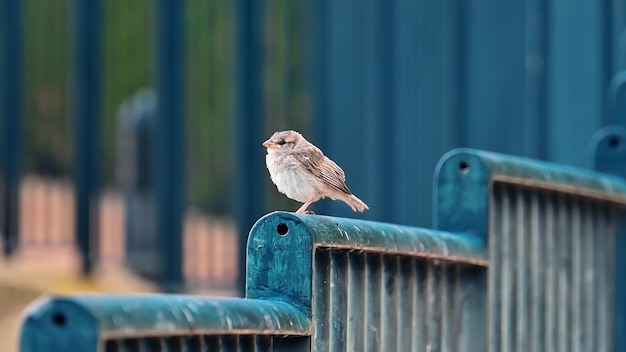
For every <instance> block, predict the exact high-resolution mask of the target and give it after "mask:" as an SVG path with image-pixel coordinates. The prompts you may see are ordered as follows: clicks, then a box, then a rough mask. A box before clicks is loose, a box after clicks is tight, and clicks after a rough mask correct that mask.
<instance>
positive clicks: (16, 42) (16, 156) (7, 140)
mask: <svg viewBox="0 0 626 352" xmlns="http://www.w3.org/2000/svg"><path fill="white" fill-rule="evenodd" d="M0 11H2V12H1V16H2V17H1V20H0V33H1V34H0V35H2V36H3V38H2V42H1V43H2V46H3V47H2V56H3V61H2V68H1V71H0V82H1V83H0V85H1V87H2V88H1V89H2V91H0V106H1V109H2V110H1V111H0V118H1V119H2V134H1V136H0V138H2V174H3V175H2V176H3V179H2V180H3V181H4V184H3V187H4V190H3V192H4V193H3V205H2V210H3V223H2V234H3V236H4V254H5V255H6V256H10V255H11V254H12V253H13V252H14V251H15V249H16V247H17V244H18V233H17V231H18V219H19V216H18V215H19V214H18V211H19V204H18V203H19V199H18V197H19V177H20V152H21V142H22V138H21V136H22V131H21V125H20V120H21V117H22V116H21V115H22V64H21V59H22V29H21V28H22V12H21V1H19V0H5V1H3V2H2V9H0Z"/></svg>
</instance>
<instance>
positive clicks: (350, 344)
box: [346, 252, 365, 351]
mask: <svg viewBox="0 0 626 352" xmlns="http://www.w3.org/2000/svg"><path fill="white" fill-rule="evenodd" d="M347 285H348V302H347V303H348V316H347V321H348V326H347V332H346V340H347V341H346V348H347V350H348V351H363V350H364V349H365V346H364V343H363V333H364V328H365V294H364V292H365V255H364V254H363V253H359V252H350V253H349V254H348V282H347Z"/></svg>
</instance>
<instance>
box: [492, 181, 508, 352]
mask: <svg viewBox="0 0 626 352" xmlns="http://www.w3.org/2000/svg"><path fill="white" fill-rule="evenodd" d="M502 192H503V191H502V187H501V185H500V184H494V185H493V187H492V189H491V192H489V193H490V194H489V196H490V198H491V199H490V200H489V204H491V206H490V207H489V220H488V221H489V234H491V235H490V236H489V244H488V245H489V264H490V268H489V270H487V275H488V280H489V285H487V297H488V302H490V305H491V309H489V310H488V313H487V314H489V317H488V318H487V321H488V324H489V327H488V328H487V340H488V341H487V346H489V349H490V351H499V350H500V324H501V320H500V311H501V310H502V298H501V297H502V294H501V292H502V291H501V287H502V253H500V250H501V248H500V241H501V240H502V229H503V222H504V220H505V218H504V214H507V213H508V208H507V207H508V205H505V204H503V202H502Z"/></svg>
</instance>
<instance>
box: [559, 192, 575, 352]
mask: <svg viewBox="0 0 626 352" xmlns="http://www.w3.org/2000/svg"><path fill="white" fill-rule="evenodd" d="M557 209H558V220H557V221H558V223H557V234H558V237H557V238H558V239H557V248H556V249H557V253H558V254H557V258H558V266H557V268H558V275H557V282H558V284H557V285H558V290H557V292H558V296H557V314H558V318H557V327H558V332H557V333H558V339H557V341H558V345H557V346H558V351H560V352H568V351H569V350H570V348H569V346H570V328H571V324H570V318H571V316H570V314H569V313H570V311H569V310H570V304H569V302H570V300H571V297H570V282H571V276H570V272H571V265H570V261H571V257H570V255H571V253H570V250H571V247H570V240H571V238H570V234H571V227H570V223H569V219H570V217H571V216H572V215H571V204H570V200H569V199H568V198H566V196H564V195H558V196H557Z"/></svg>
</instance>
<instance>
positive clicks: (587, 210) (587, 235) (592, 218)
mask: <svg viewBox="0 0 626 352" xmlns="http://www.w3.org/2000/svg"><path fill="white" fill-rule="evenodd" d="M583 213H584V215H583V220H584V221H583V229H584V230H583V245H582V246H583V256H584V259H583V262H584V266H583V268H584V270H585V271H584V276H583V283H584V287H585V291H584V294H583V297H584V305H585V311H584V313H583V314H584V324H585V325H584V326H585V328H584V331H585V339H584V348H583V351H587V352H593V351H594V349H595V347H596V346H597V342H596V341H597V338H598V336H596V334H595V330H594V329H595V326H596V325H597V317H598V315H599V314H598V313H599V312H598V311H597V310H596V309H595V307H594V306H595V302H596V301H597V291H596V287H597V282H598V279H597V277H598V275H602V273H599V272H597V271H596V267H595V259H594V258H595V255H596V253H595V250H596V247H597V246H596V243H595V241H594V239H595V235H596V233H595V232H594V230H595V226H596V225H595V224H596V221H597V214H598V212H597V210H596V204H594V203H591V202H589V201H586V202H585V206H584V209H583Z"/></svg>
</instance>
